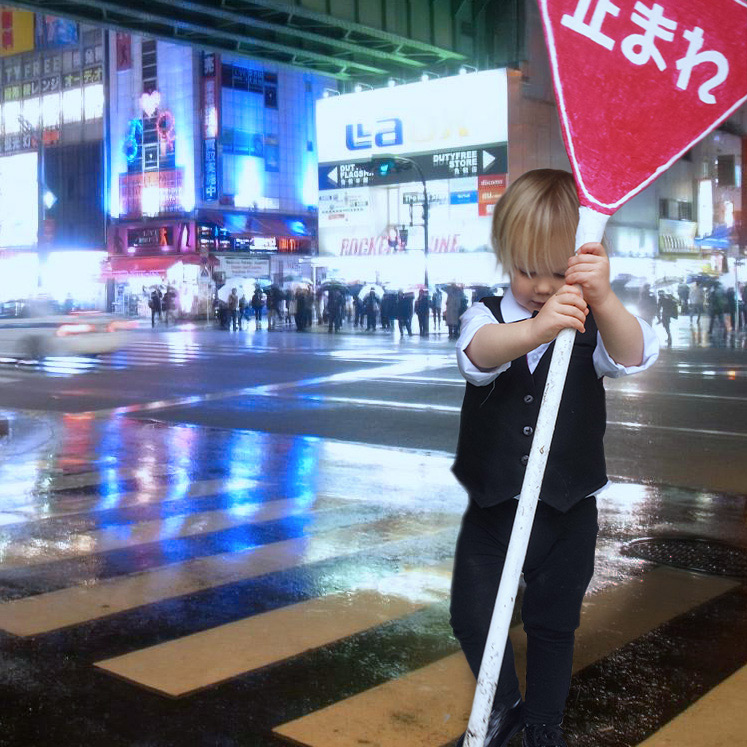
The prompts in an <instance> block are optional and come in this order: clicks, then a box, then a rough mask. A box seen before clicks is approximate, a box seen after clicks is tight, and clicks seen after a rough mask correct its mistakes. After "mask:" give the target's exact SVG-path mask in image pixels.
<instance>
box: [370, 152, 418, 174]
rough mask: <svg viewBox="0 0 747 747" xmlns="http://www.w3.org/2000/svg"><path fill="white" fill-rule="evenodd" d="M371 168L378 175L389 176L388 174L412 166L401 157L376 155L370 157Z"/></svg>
mask: <svg viewBox="0 0 747 747" xmlns="http://www.w3.org/2000/svg"><path fill="white" fill-rule="evenodd" d="M370 165H371V168H372V169H373V171H374V172H375V173H376V174H378V175H379V176H380V177H386V176H389V174H393V173H398V172H400V171H406V170H407V169H411V168H412V164H411V163H409V162H408V161H406V160H404V159H402V158H391V157H386V156H378V157H376V158H372V159H371V164H370Z"/></svg>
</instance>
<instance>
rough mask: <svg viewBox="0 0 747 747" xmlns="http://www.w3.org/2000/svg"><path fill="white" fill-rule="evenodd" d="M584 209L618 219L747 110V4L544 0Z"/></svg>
mask: <svg viewBox="0 0 747 747" xmlns="http://www.w3.org/2000/svg"><path fill="white" fill-rule="evenodd" d="M539 5H540V10H541V12H542V20H543V23H544V27H545V37H546V40H547V46H548V51H549V53H550V64H551V67H552V72H553V81H554V85H555V93H556V96H557V100H558V108H559V112H560V118H561V124H562V129H563V136H564V138H565V143H566V149H567V151H568V155H569V157H570V159H571V164H572V167H573V172H574V175H575V177H576V183H577V185H578V191H579V197H580V199H581V202H582V204H583V205H586V206H587V207H590V208H592V209H593V210H595V211H597V212H600V213H605V214H607V215H611V214H612V213H613V212H615V210H617V208H619V207H620V206H621V205H622V204H623V203H624V202H626V201H627V200H629V199H630V198H631V197H632V196H633V195H635V194H637V193H638V192H639V191H641V190H642V189H643V188H645V187H646V186H648V185H649V184H650V183H651V182H652V181H653V180H654V179H656V177H658V176H659V175H661V174H662V173H663V172H664V171H666V169H667V168H668V167H669V166H670V165H671V164H672V163H673V162H674V161H675V160H677V159H678V158H679V157H680V156H682V155H683V154H684V153H685V152H686V151H687V150H689V149H690V148H691V147H692V146H693V145H695V143H697V142H698V141H699V140H700V139H701V138H703V137H704V136H705V135H706V134H708V132H710V131H711V130H712V129H713V128H714V127H716V126H717V125H718V124H719V123H721V122H722V121H723V120H724V119H726V118H727V117H728V116H729V115H731V114H732V113H733V112H734V111H735V110H736V109H737V108H738V107H739V106H740V105H742V104H744V103H745V101H747V0H660V2H653V1H652V0H539Z"/></svg>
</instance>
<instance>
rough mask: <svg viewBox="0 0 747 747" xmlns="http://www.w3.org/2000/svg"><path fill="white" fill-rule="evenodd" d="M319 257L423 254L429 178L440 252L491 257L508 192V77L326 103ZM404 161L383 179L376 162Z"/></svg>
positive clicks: (320, 120)
mask: <svg viewBox="0 0 747 747" xmlns="http://www.w3.org/2000/svg"><path fill="white" fill-rule="evenodd" d="M317 142H318V147H319V253H320V254H326V255H335V256H350V255H385V254H394V253H397V252H403V251H411V250H415V251H418V250H419V251H422V250H423V248H424V245H425V231H424V227H423V202H424V190H423V183H422V181H421V177H422V179H424V180H425V183H426V188H427V193H428V203H429V218H428V227H429V232H428V239H429V240H428V245H429V246H428V248H429V252H430V253H434V254H440V253H456V252H476V251H489V233H490V220H491V216H492V211H493V207H494V205H495V202H496V201H497V200H498V199H499V197H500V196H501V194H503V192H504V191H505V188H506V178H507V177H506V174H507V172H508V93H507V79H506V71H505V70H488V71H485V72H480V73H471V74H468V75H458V76H453V77H451V78H440V79H437V80H431V81H427V82H420V83H411V84H407V85H403V86H395V87H393V88H389V87H387V88H382V89H378V90H373V91H363V92H361V93H353V94H347V95H343V96H335V97H331V98H327V99H321V100H319V101H318V102H317ZM383 155H399V156H403V157H406V158H407V159H408V161H407V163H406V164H400V165H404V166H405V168H402V169H390V170H388V171H387V172H386V173H381V172H380V171H379V170H378V169H376V168H375V167H374V166H373V165H372V163H371V159H372V158H373V157H375V156H383Z"/></svg>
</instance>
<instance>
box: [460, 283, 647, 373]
mask: <svg viewBox="0 0 747 747" xmlns="http://www.w3.org/2000/svg"><path fill="white" fill-rule="evenodd" d="M501 314H502V315H503V319H504V320H505V321H506V322H518V321H521V320H522V319H530V318H531V316H532V314H531V312H529V311H527V310H526V309H525V308H524V307H523V306H520V305H519V304H518V302H517V301H516V299H515V298H514V295H513V293H511V289H510V288H507V289H506V292H505V294H504V296H503V300H502V301H501ZM636 319H637V320H638V323H639V324H640V325H641V330H642V332H643V361H642V363H641V364H640V366H622V365H620V364H619V363H616V362H615V361H614V360H613V359H612V357H611V356H610V354H609V353H608V352H607V349H606V348H605V347H604V342H603V341H602V336H601V335H600V334H599V332H597V346H596V348H595V349H594V356H593V361H594V369H595V370H596V372H597V376H599V377H600V378H601V377H602V376H609V377H610V378H618V377H620V376H628V375H630V374H634V373H638V372H639V371H645V370H646V369H647V368H649V367H650V366H653V364H654V363H655V362H656V359H657V358H658V357H659V338H658V337H657V336H656V333H655V332H654V330H653V329H651V327H650V326H649V325H648V324H647V323H646V322H644V321H643V319H641V318H640V317H636ZM486 324H500V322H499V321H498V320H497V319H496V318H495V317H494V316H493V314H492V312H491V311H490V309H489V308H488V307H487V306H486V305H485V304H484V303H479V302H478V303H475V304H472V306H471V307H470V308H469V309H467V311H465V312H464V314H462V331H461V334H460V335H459V339H458V340H457V344H456V349H457V363H458V365H459V370H460V372H461V374H462V376H464V378H465V379H466V380H467V381H469V383H470V384H474V385H475V386H486V385H488V384H490V383H492V382H493V381H494V380H495V379H497V378H498V376H500V375H501V374H502V373H503V372H504V371H507V370H508V369H509V368H510V367H511V362H510V361H509V362H508V363H504V364H503V365H502V366H498V367H497V368H491V369H480V368H478V367H477V366H476V365H475V364H474V363H472V361H471V360H470V359H469V358H468V357H467V354H466V353H465V352H464V351H465V350H466V348H467V346H468V345H469V344H470V342H472V338H473V337H474V336H475V333H476V332H477V330H478V329H480V327H484V326H485V325H486ZM549 346H550V343H549V342H546V343H543V344H542V345H540V346H539V347H537V348H535V349H534V350H530V351H529V352H528V353H527V365H528V366H529V370H530V371H531V372H532V373H534V369H535V368H537V364H538V363H539V361H540V358H542V356H543V354H544V353H545V351H546V350H547V348H548V347H549Z"/></svg>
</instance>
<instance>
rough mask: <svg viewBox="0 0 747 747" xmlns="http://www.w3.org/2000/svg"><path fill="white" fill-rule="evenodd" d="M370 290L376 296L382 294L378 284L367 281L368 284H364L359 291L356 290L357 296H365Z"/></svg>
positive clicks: (379, 296)
mask: <svg viewBox="0 0 747 747" xmlns="http://www.w3.org/2000/svg"><path fill="white" fill-rule="evenodd" d="M371 291H373V292H374V293H375V294H376V297H377V298H381V297H382V296H383V295H384V289H383V288H382V287H381V286H380V285H374V284H373V283H369V284H368V285H364V286H363V287H362V288H361V289H360V291H358V298H366V297H367V296H369V295H370V294H371Z"/></svg>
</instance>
